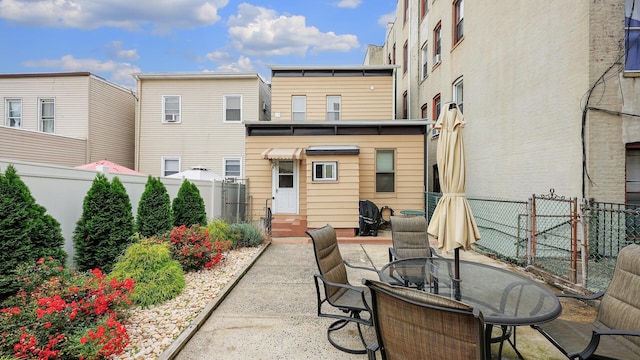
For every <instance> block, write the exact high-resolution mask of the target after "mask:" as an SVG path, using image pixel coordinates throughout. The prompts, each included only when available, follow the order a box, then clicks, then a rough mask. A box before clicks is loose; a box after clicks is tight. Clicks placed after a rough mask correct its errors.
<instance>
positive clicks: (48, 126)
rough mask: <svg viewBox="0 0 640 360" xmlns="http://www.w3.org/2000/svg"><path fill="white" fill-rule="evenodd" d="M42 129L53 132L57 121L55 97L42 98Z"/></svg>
mask: <svg viewBox="0 0 640 360" xmlns="http://www.w3.org/2000/svg"><path fill="white" fill-rule="evenodd" d="M39 102H40V106H39V110H38V112H39V116H40V124H39V127H40V131H42V132H46V133H50V134H53V132H54V131H55V123H56V102H55V100H54V99H40V100H39Z"/></svg>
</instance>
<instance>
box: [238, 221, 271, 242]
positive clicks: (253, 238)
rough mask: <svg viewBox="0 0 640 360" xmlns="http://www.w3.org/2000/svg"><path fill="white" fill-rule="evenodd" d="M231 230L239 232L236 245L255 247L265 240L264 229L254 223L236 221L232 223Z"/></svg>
mask: <svg viewBox="0 0 640 360" xmlns="http://www.w3.org/2000/svg"><path fill="white" fill-rule="evenodd" d="M231 230H232V231H233V232H235V233H237V234H238V236H237V239H238V240H237V243H236V247H254V246H258V245H260V244H261V243H262V241H264V235H263V234H262V231H261V230H260V229H259V228H258V227H256V226H255V225H254V224H253V223H248V222H245V223H236V224H232V225H231Z"/></svg>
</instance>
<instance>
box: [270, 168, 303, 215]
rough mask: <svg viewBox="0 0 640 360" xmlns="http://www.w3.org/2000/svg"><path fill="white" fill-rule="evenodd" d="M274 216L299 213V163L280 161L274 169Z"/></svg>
mask: <svg viewBox="0 0 640 360" xmlns="http://www.w3.org/2000/svg"><path fill="white" fill-rule="evenodd" d="M273 196H274V199H273V212H274V214H297V213H298V162H297V161H293V160H279V161H277V162H276V166H275V167H274V168H273Z"/></svg>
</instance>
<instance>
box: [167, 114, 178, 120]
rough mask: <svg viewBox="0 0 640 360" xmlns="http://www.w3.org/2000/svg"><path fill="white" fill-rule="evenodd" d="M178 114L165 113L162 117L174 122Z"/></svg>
mask: <svg viewBox="0 0 640 360" xmlns="http://www.w3.org/2000/svg"><path fill="white" fill-rule="evenodd" d="M178 116H179V115H178V114H166V115H165V116H164V119H165V121H166V122H176V121H178Z"/></svg>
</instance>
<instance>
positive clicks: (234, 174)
mask: <svg viewBox="0 0 640 360" xmlns="http://www.w3.org/2000/svg"><path fill="white" fill-rule="evenodd" d="M224 177H225V178H241V177H242V158H225V159H224Z"/></svg>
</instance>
